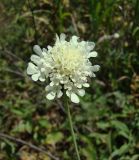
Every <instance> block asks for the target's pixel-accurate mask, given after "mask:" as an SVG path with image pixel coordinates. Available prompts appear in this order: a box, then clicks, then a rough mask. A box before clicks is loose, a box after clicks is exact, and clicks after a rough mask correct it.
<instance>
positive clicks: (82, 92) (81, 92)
mask: <svg viewBox="0 0 139 160" xmlns="http://www.w3.org/2000/svg"><path fill="white" fill-rule="evenodd" d="M78 94H79V96H81V97H83V96H84V95H85V90H84V89H79V90H78Z"/></svg>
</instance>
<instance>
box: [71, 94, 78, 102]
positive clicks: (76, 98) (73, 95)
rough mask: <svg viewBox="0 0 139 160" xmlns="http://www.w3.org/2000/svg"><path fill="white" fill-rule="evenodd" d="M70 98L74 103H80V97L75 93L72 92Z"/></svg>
mask: <svg viewBox="0 0 139 160" xmlns="http://www.w3.org/2000/svg"><path fill="white" fill-rule="evenodd" d="M70 98H71V101H72V102H73V103H79V102H80V100H79V97H78V96H77V95H76V94H75V93H71V95H70Z"/></svg>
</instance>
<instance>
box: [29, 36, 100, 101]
mask: <svg viewBox="0 0 139 160" xmlns="http://www.w3.org/2000/svg"><path fill="white" fill-rule="evenodd" d="M65 38H66V36H65V34H61V35H60V37H58V36H56V42H55V44H54V46H48V47H47V49H45V48H43V49H41V48H40V47H39V46H38V45H35V46H34V48H33V50H34V52H35V53H36V54H37V55H32V56H31V62H29V63H28V68H27V74H28V75H31V78H32V80H34V81H38V80H39V81H41V82H44V81H46V80H47V79H49V82H50V83H49V84H48V85H47V86H46V98H47V99H49V100H53V99H54V98H56V97H57V98H60V97H61V96H62V95H63V91H64V90H65V93H66V95H67V96H68V97H69V98H70V99H71V101H72V102H74V103H79V97H78V95H79V96H84V94H85V90H84V87H89V83H88V77H95V74H94V72H96V71H98V70H99V65H93V66H92V64H91V62H90V61H89V58H91V57H96V56H97V52H96V51H92V50H93V49H94V46H95V44H94V43H93V42H86V41H79V38H78V37H77V36H72V37H71V39H70V40H69V41H67V40H65Z"/></svg>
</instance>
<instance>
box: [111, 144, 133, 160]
mask: <svg viewBox="0 0 139 160" xmlns="http://www.w3.org/2000/svg"><path fill="white" fill-rule="evenodd" d="M129 148H130V145H129V144H127V143H126V144H124V145H122V146H121V147H120V148H119V149H116V150H115V151H114V152H113V153H112V154H111V158H113V157H115V156H121V155H123V154H125V153H126V152H128V150H129Z"/></svg>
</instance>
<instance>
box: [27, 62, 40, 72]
mask: <svg viewBox="0 0 139 160" xmlns="http://www.w3.org/2000/svg"><path fill="white" fill-rule="evenodd" d="M37 72H38V68H37V66H35V65H34V64H33V63H31V62H29V63H28V67H27V74H29V75H32V74H35V73H37Z"/></svg>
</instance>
